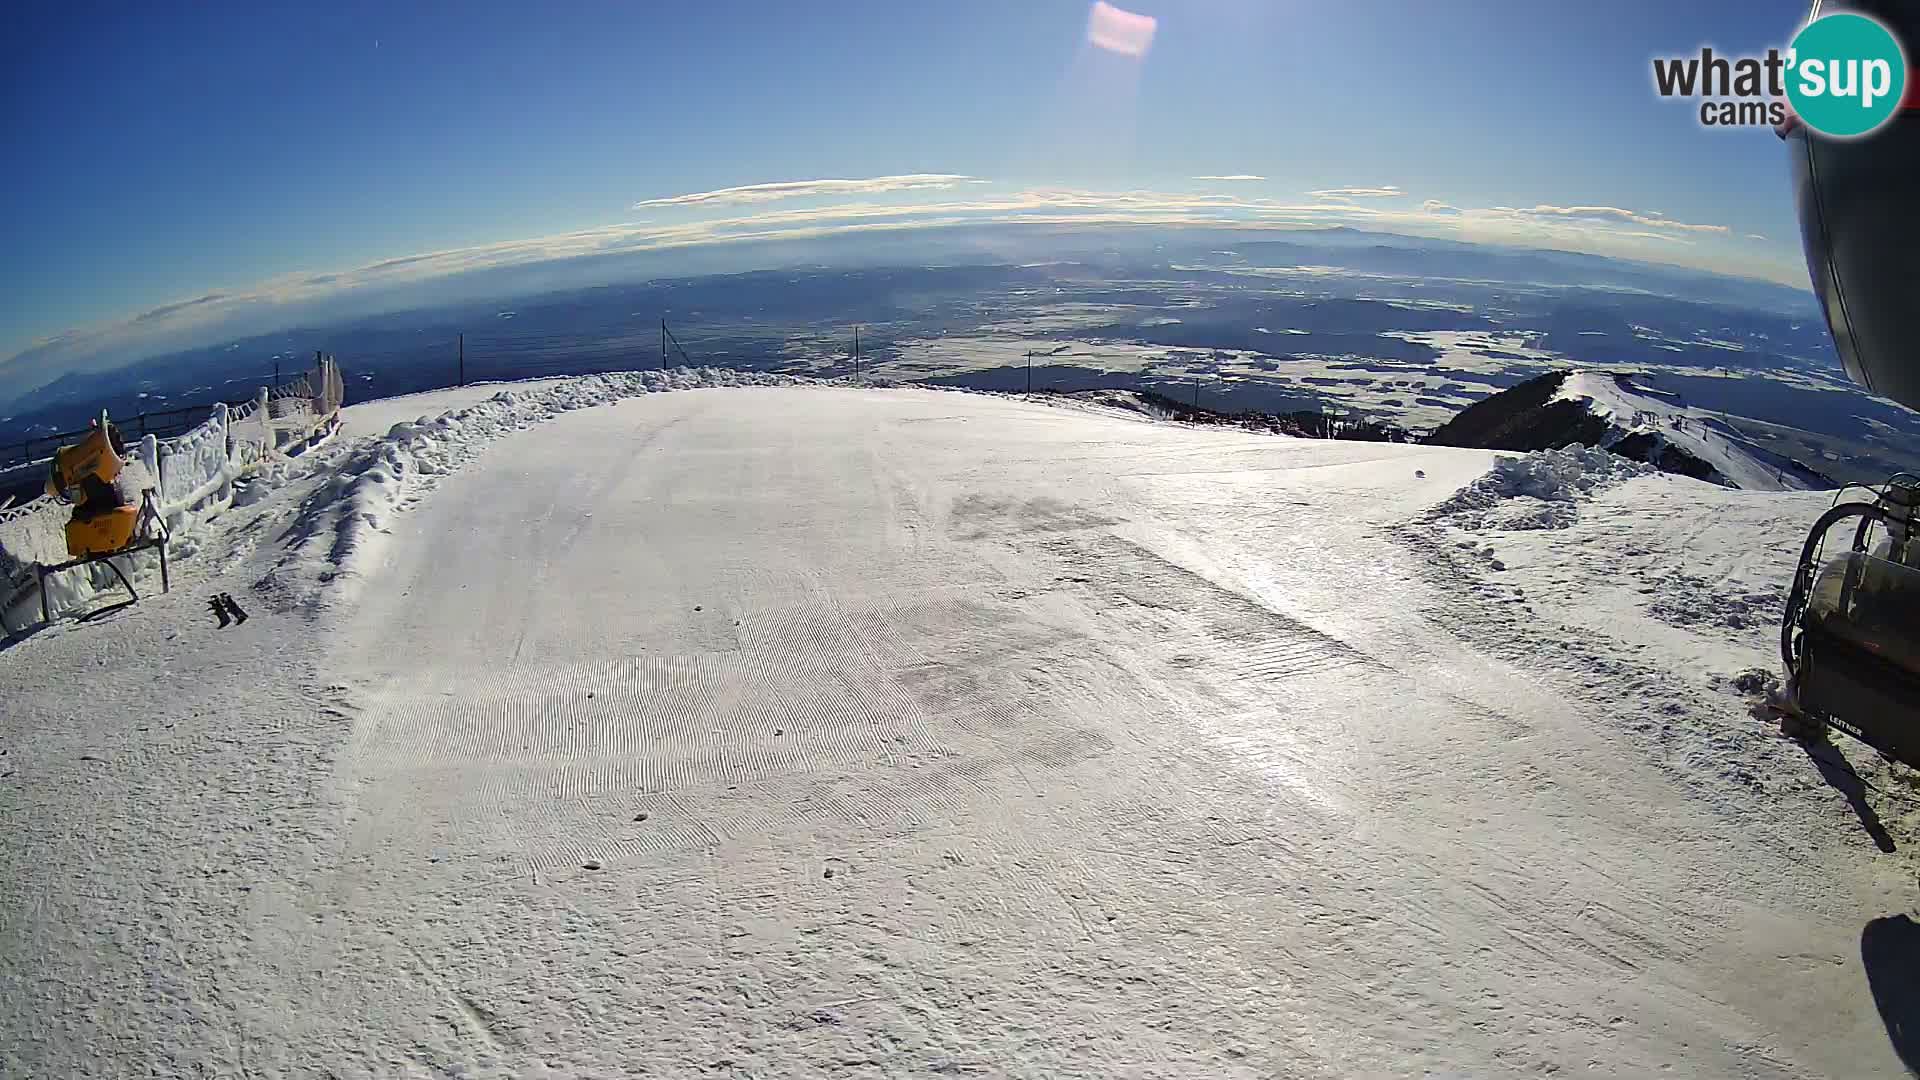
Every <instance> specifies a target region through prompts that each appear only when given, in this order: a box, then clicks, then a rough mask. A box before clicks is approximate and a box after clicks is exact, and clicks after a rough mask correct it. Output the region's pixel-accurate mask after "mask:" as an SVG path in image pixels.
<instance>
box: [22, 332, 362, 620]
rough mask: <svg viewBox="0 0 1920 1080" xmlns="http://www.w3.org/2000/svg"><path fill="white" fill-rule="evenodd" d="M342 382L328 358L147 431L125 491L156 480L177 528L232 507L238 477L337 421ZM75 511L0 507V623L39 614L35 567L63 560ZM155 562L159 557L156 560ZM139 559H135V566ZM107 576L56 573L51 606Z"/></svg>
mask: <svg viewBox="0 0 1920 1080" xmlns="http://www.w3.org/2000/svg"><path fill="white" fill-rule="evenodd" d="M344 388H345V381H344V380H343V379H342V377H341V375H340V370H339V366H338V365H337V364H335V363H334V361H333V358H332V357H322V358H321V359H320V362H319V364H318V366H317V367H316V368H315V369H314V371H312V372H310V373H309V374H307V375H306V376H303V377H301V378H299V379H296V380H294V381H293V382H292V383H288V384H285V385H283V386H279V387H263V388H262V389H261V391H260V393H259V395H258V396H257V397H255V398H254V399H253V400H251V401H249V402H247V403H245V404H243V405H238V406H229V405H225V404H219V405H215V406H213V407H212V409H211V410H210V412H211V415H209V416H208V417H207V419H206V420H205V421H204V422H202V423H201V424H200V425H199V426H198V427H195V428H193V429H192V430H190V431H188V432H186V433H185V434H182V435H178V436H175V437H174V438H170V439H156V438H154V437H153V436H151V435H149V436H147V437H145V438H143V439H141V440H140V441H139V442H137V443H135V444H134V445H133V447H132V448H131V452H130V453H129V454H128V455H127V456H128V464H127V472H128V473H129V474H131V475H129V476H128V477H127V479H126V481H124V482H123V484H122V486H123V487H124V488H127V489H129V490H130V491H135V492H137V491H139V490H143V489H145V488H152V489H153V490H154V491H155V493H156V494H155V502H156V503H157V505H158V509H159V512H160V516H161V518H162V519H163V520H165V522H166V524H167V527H168V529H169V530H171V531H173V532H174V533H175V534H179V533H182V532H184V531H186V530H188V529H189V528H190V527H191V526H192V525H194V524H196V523H198V522H202V521H208V520H211V519H212V518H215V517H218V516H219V515H220V514H221V513H223V512H225V511H226V510H227V509H228V508H229V507H231V506H232V505H233V496H234V482H235V481H237V480H239V479H241V478H242V477H244V476H246V475H247V474H248V473H250V472H251V471H253V470H254V469H255V468H257V467H259V466H260V465H261V464H263V463H265V462H267V461H270V460H272V459H274V458H276V457H280V456H284V455H287V454H292V453H298V452H299V451H300V450H301V449H302V448H304V447H306V446H308V445H311V444H313V443H315V442H318V441H319V440H320V439H322V438H325V437H326V436H327V435H330V434H331V433H332V432H333V430H334V429H335V428H336V427H337V426H338V424H339V412H340V405H341V402H342V400H343V398H344ZM71 512H72V510H71V507H69V506H68V505H67V504H66V503H64V502H61V501H60V500H58V499H54V498H50V497H47V496H42V497H40V498H37V499H34V500H32V501H30V502H27V503H24V504H22V505H20V506H17V507H12V508H9V509H7V510H4V511H0V625H3V626H4V627H5V629H6V630H7V631H9V632H16V631H19V630H22V629H25V628H27V627H30V626H32V625H33V624H34V623H36V622H38V621H39V615H40V599H39V596H38V594H37V590H36V587H35V577H36V575H35V573H34V569H35V567H37V566H46V565H52V564H54V563H59V562H65V561H67V559H68V557H69V556H68V554H67V548H66V522H67V519H68V517H69V515H70V514H71ZM153 561H155V562H156V563H157V561H158V560H157V558H156V559H154V560H153ZM142 565H144V560H136V566H135V567H134V568H133V569H138V568H139V567H140V566H142ZM112 580H113V576H112V571H111V570H109V569H107V568H106V567H103V566H92V567H84V568H81V569H79V570H75V571H72V572H70V573H68V574H63V575H58V576H57V577H56V579H54V580H50V581H49V583H48V590H49V593H48V606H49V608H50V609H51V610H54V611H62V610H67V609H70V608H72V607H74V606H77V605H78V604H80V603H83V602H84V601H85V600H86V599H87V598H88V597H89V596H91V595H92V594H93V592H94V591H95V588H96V587H99V586H104V585H106V584H107V583H109V582H110V581H112Z"/></svg>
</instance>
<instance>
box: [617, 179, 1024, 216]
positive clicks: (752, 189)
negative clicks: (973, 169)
mask: <svg viewBox="0 0 1920 1080" xmlns="http://www.w3.org/2000/svg"><path fill="white" fill-rule="evenodd" d="M984 183H987V181H985V180H981V179H979V178H977V177H972V176H962V175H960V174H958V173H908V174H905V175H902V176H869V177H867V178H865V179H863V180H786V181H782V182H780V183H774V184H743V185H741V186H739V187H729V188H719V189H716V190H714V191H695V192H691V193H689V194H686V195H670V196H666V197H664V198H659V199H642V200H640V201H639V202H637V203H634V204H633V205H632V206H631V207H629V208H628V209H631V210H639V209H641V208H643V207H649V206H736V205H741V204H744V203H763V202H774V201H776V200H779V199H814V198H820V197H822V196H828V195H873V194H877V193H879V192H886V191H925V190H928V189H933V188H951V187H958V186H960V185H961V184H984Z"/></svg>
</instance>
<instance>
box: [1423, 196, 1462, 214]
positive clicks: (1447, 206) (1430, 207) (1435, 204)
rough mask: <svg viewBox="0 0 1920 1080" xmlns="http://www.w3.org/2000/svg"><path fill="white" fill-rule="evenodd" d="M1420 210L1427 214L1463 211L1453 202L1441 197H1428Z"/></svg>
mask: <svg viewBox="0 0 1920 1080" xmlns="http://www.w3.org/2000/svg"><path fill="white" fill-rule="evenodd" d="M1420 210H1421V212H1422V213H1427V214H1458V213H1461V210H1460V208H1459V207H1457V206H1455V205H1453V204H1452V203H1446V202H1441V201H1440V200H1439V199H1428V200H1427V201H1425V202H1423V203H1421V204H1420Z"/></svg>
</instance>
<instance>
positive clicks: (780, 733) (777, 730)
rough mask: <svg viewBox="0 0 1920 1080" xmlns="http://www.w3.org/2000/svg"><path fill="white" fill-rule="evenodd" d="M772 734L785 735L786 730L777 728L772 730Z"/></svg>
mask: <svg viewBox="0 0 1920 1080" xmlns="http://www.w3.org/2000/svg"><path fill="white" fill-rule="evenodd" d="M773 733H774V734H775V735H785V734H786V733H787V729H786V728H783V727H777V728H774V729H773Z"/></svg>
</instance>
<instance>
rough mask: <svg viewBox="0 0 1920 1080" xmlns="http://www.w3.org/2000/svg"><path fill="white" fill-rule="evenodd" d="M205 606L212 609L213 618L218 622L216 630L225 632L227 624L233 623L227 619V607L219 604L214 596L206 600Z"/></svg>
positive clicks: (217, 598)
mask: <svg viewBox="0 0 1920 1080" xmlns="http://www.w3.org/2000/svg"><path fill="white" fill-rule="evenodd" d="M207 606H208V607H210V608H212V609H213V616H214V618H216V619H219V620H220V625H219V627H218V629H221V630H225V629H226V628H227V626H228V624H230V623H232V622H233V620H232V619H230V618H228V617H227V606H226V605H225V604H223V603H221V602H220V598H219V597H217V596H216V597H213V598H212V599H210V600H208V601H207Z"/></svg>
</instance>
